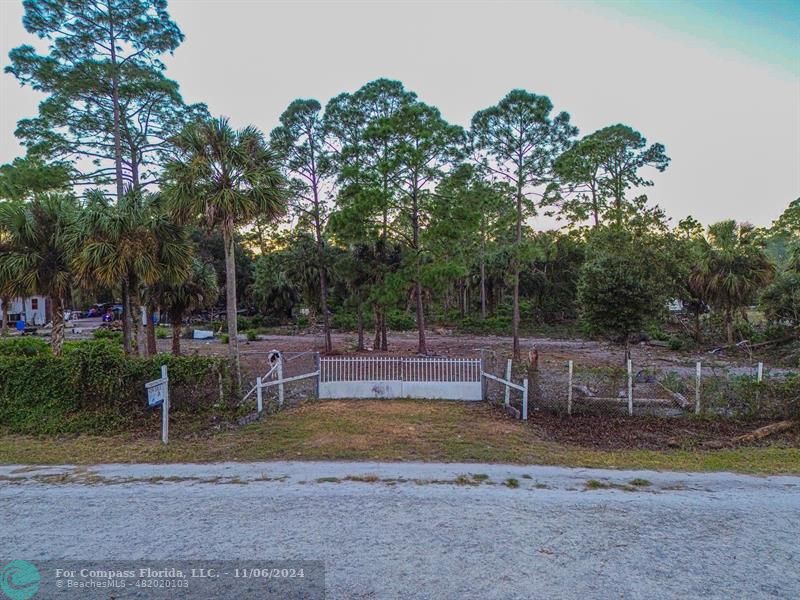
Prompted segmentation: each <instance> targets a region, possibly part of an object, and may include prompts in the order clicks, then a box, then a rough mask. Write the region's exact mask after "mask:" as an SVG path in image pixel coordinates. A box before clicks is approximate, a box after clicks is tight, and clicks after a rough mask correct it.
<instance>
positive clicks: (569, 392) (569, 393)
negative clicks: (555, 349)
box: [567, 361, 572, 416]
mask: <svg viewBox="0 0 800 600" xmlns="http://www.w3.org/2000/svg"><path fill="white" fill-rule="evenodd" d="M567 414H568V415H569V416H572V361H569V388H567Z"/></svg>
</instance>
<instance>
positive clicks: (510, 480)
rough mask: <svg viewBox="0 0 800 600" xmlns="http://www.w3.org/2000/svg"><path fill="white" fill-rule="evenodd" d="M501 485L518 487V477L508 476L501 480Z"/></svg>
mask: <svg viewBox="0 0 800 600" xmlns="http://www.w3.org/2000/svg"><path fill="white" fill-rule="evenodd" d="M503 485H505V486H506V487H510V488H518V487H519V479H514V478H513V477H509V478H508V479H506V480H505V481H504V482H503Z"/></svg>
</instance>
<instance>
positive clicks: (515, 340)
mask: <svg viewBox="0 0 800 600" xmlns="http://www.w3.org/2000/svg"><path fill="white" fill-rule="evenodd" d="M520 170H521V169H520ZM521 246H522V179H521V177H520V178H519V179H518V180H517V231H516V243H515V247H514V264H513V271H514V299H513V300H514V308H513V312H512V316H511V338H512V347H513V350H512V356H513V358H514V360H519V359H520V350H519V273H520V265H519V253H520V251H521Z"/></svg>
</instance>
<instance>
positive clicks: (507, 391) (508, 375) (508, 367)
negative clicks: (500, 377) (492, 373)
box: [503, 358, 528, 406]
mask: <svg viewBox="0 0 800 600" xmlns="http://www.w3.org/2000/svg"><path fill="white" fill-rule="evenodd" d="M506 381H511V359H510V358H509V359H508V362H506ZM526 381H527V379H526ZM503 387H504V388H505V392H504V396H503V404H504V405H505V406H508V405H509V404H510V403H511V388H510V387H508V386H507V385H506V386H503ZM527 399H528V395H527V394H525V400H526V401H527Z"/></svg>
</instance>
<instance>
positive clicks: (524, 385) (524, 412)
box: [506, 361, 528, 421]
mask: <svg viewBox="0 0 800 600" xmlns="http://www.w3.org/2000/svg"><path fill="white" fill-rule="evenodd" d="M508 362H509V363H510V362H511V361H508ZM508 389H509V388H508V386H506V390H508ZM522 420H523V421H527V420H528V378H527V377H526V378H525V379H523V380H522Z"/></svg>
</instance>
